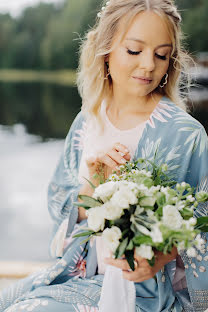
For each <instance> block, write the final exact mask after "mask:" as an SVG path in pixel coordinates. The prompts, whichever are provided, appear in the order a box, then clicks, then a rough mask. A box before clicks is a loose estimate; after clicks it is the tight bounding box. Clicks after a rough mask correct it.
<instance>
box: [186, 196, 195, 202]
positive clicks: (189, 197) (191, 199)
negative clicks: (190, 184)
mask: <svg viewBox="0 0 208 312" xmlns="http://www.w3.org/2000/svg"><path fill="white" fill-rule="evenodd" d="M187 200H188V201H189V202H191V203H193V202H194V201H195V198H194V197H193V196H192V195H188V196H187Z"/></svg>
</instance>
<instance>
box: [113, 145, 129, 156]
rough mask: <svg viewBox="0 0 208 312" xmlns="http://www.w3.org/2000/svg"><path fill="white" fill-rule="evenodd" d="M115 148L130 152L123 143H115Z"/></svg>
mask: <svg viewBox="0 0 208 312" xmlns="http://www.w3.org/2000/svg"><path fill="white" fill-rule="evenodd" d="M113 149H115V150H116V151H117V152H121V153H123V154H124V155H126V154H128V153H129V149H128V148H127V147H126V146H125V145H123V144H121V143H115V144H114V146H113Z"/></svg>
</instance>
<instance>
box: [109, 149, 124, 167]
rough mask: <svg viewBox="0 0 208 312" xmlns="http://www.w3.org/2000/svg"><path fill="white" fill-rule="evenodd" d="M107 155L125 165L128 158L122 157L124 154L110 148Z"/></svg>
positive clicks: (118, 163)
mask: <svg viewBox="0 0 208 312" xmlns="http://www.w3.org/2000/svg"><path fill="white" fill-rule="evenodd" d="M107 155H108V156H110V157H111V159H113V160H114V161H115V162H117V166H118V165H124V164H125V163H126V159H124V158H123V157H122V155H123V154H119V153H118V152H116V151H115V150H110V151H108V152H107Z"/></svg>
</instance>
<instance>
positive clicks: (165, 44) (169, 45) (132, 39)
mask: <svg viewBox="0 0 208 312" xmlns="http://www.w3.org/2000/svg"><path fill="white" fill-rule="evenodd" d="M125 40H131V41H137V42H140V43H144V44H146V42H145V41H143V40H140V39H137V38H126V39H125ZM162 47H171V48H172V47H173V45H172V44H171V43H164V44H160V45H159V46H157V48H162Z"/></svg>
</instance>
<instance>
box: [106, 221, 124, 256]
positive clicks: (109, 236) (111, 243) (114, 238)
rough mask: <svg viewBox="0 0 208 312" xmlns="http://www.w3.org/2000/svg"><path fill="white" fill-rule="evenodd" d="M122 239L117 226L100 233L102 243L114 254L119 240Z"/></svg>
mask: <svg viewBox="0 0 208 312" xmlns="http://www.w3.org/2000/svg"><path fill="white" fill-rule="evenodd" d="M121 237H122V233H121V230H120V229H119V228H118V227H117V226H112V227H111V228H110V229H109V228H106V229H105V230H104V231H103V233H102V238H103V241H104V243H105V244H106V245H107V246H108V248H109V249H110V250H111V251H112V252H113V253H114V252H115V251H116V249H117V247H118V245H119V244H120V242H119V239H120V238H121Z"/></svg>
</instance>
